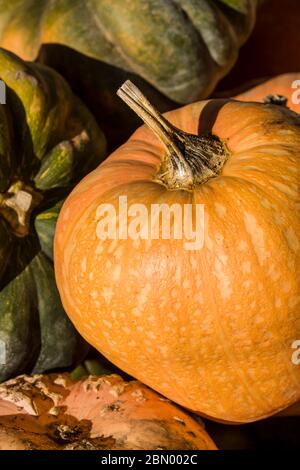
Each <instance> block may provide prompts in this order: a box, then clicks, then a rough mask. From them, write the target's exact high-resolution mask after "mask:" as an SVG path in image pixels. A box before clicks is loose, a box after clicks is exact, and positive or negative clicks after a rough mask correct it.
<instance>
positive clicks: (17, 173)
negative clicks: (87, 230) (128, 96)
mask: <svg viewBox="0 0 300 470" xmlns="http://www.w3.org/2000/svg"><path fill="white" fill-rule="evenodd" d="M0 78H1V80H2V81H3V82H4V84H5V88H6V102H5V103H3V104H1V105H0V353H1V354H0V355H1V360H0V381H3V380H6V379H8V378H10V377H13V376H15V375H17V374H20V373H24V372H31V371H35V372H42V371H45V370H49V369H54V368H61V367H67V366H71V364H72V363H73V362H74V360H75V358H76V356H78V359H79V357H80V354H81V353H83V350H82V347H83V343H82V340H81V339H80V337H79V335H78V333H77V332H76V331H75V329H74V328H73V326H72V324H71V322H70V321H69V319H68V317H67V316H66V315H65V312H64V310H63V307H62V305H61V302H60V299H59V295H58V292H57V288H56V284H55V279H54V271H53V238H54V231H55V226H56V221H57V217H58V213H59V210H60V208H61V205H62V202H63V200H64V198H65V197H66V195H67V194H68V193H69V191H70V189H71V188H72V187H73V186H74V184H75V183H76V182H77V181H78V180H80V178H82V176H84V175H85V174H86V173H87V172H89V171H91V170H92V169H93V168H95V166H97V165H98V164H99V163H100V162H101V160H102V159H103V157H104V153H105V139H104V136H103V134H102V132H101V131H100V129H99V128H98V126H97V124H96V122H95V121H94V118H93V117H92V115H91V114H90V113H89V112H88V110H87V109H86V108H85V106H84V105H83V104H82V103H81V102H80V101H79V99H77V98H76V97H75V96H74V95H73V93H72V92H71V89H70V88H69V86H68V85H67V84H66V82H65V81H64V80H63V78H62V77H61V76H60V75H58V74H57V73H56V72H55V71H53V70H51V69H49V68H47V67H45V66H42V65H39V64H35V63H27V62H24V61H23V60H21V59H19V58H18V57H17V56H15V55H14V54H12V53H10V52H8V51H6V50H4V49H0Z"/></svg>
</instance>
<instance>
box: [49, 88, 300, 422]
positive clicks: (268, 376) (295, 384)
mask: <svg viewBox="0 0 300 470" xmlns="http://www.w3.org/2000/svg"><path fill="white" fill-rule="evenodd" d="M119 94H120V96H121V97H122V98H123V99H124V100H125V101H126V102H127V103H128V104H129V105H130V106H131V107H132V108H133V109H134V110H135V111H136V112H137V113H138V114H139V115H140V116H141V117H142V119H144V121H145V122H146V123H147V124H148V126H149V127H150V128H151V129H152V131H154V132H152V131H151V130H150V129H148V128H147V127H145V126H143V127H141V128H139V129H138V130H137V131H136V132H135V133H134V134H133V136H132V137H131V138H130V139H129V141H128V142H127V143H126V144H124V145H123V146H122V147H120V148H119V149H118V150H117V151H116V152H114V153H113V154H112V155H111V156H110V157H109V158H108V159H106V161H105V162H104V163H103V164H102V165H100V166H99V167H98V168H97V169H96V170H95V171H94V172H92V173H91V174H90V175H88V176H87V177H85V178H84V180H83V181H82V182H81V183H80V184H79V185H78V186H77V187H76V188H75V189H74V190H73V192H72V193H71V195H70V196H69V197H68V198H67V200H66V202H65V203H64V206H63V208H62V211H61V213H60V216H59V220H58V225H57V231H56V235H55V244H54V246H55V270H56V279H57V284H58V288H59V291H60V294H61V298H62V301H63V305H64V307H65V310H66V311H67V313H68V315H69V316H70V318H71V320H72V321H73V322H74V324H75V326H76V328H77V329H78V330H79V332H80V333H81V334H82V335H83V336H84V337H85V339H86V340H87V341H88V342H89V343H91V344H92V345H93V346H94V347H95V348H97V349H98V350H99V351H101V353H103V354H104V355H105V356H106V357H107V358H108V359H109V360H110V361H111V362H113V363H115V364H116V365H117V366H118V367H120V368H121V369H123V370H124V371H126V372H127V373H129V374H130V375H132V376H134V377H136V378H138V379H139V380H141V381H142V382H144V383H145V384H147V385H149V386H151V387H152V388H153V389H154V390H157V391H158V392H160V393H161V394H162V395H164V396H166V397H168V398H170V399H172V400H173V401H175V402H177V403H179V404H181V405H182V406H184V407H186V408H189V409H191V410H193V411H194V412H197V413H200V414H202V415H206V416H209V417H211V418H214V419H217V420H222V421H230V422H247V421H254V420H258V419H261V418H263V417H266V416H269V415H272V414H274V413H276V412H279V411H280V410H281V409H283V408H285V407H287V406H289V405H291V404H292V403H294V402H296V401H297V400H299V399H300V371H299V368H298V367H297V366H295V365H294V364H293V363H292V361H291V357H292V353H293V349H292V343H293V342H294V341H295V339H297V338H300V314H299V312H300V309H299V303H300V271H299V254H300V235H299V234H300V231H299V228H300V227H299V224H300V219H299V208H300V192H299V173H300V158H299V153H298V147H299V144H300V117H299V116H298V115H297V114H296V113H293V112H292V111H290V110H288V109H287V108H286V107H284V106H278V105H274V104H261V103H247V102H238V101H233V100H210V101H202V102H197V103H194V104H191V105H187V106H185V107H183V108H180V109H178V110H175V111H173V112H170V113H167V114H166V115H165V118H164V117H162V116H161V115H160V114H159V113H158V112H157V111H156V110H155V109H153V107H152V106H151V105H150V103H149V102H148V101H147V100H146V99H145V97H143V95H142V94H141V93H140V92H139V90H137V89H136V87H135V86H134V85H132V84H131V83H126V84H125V85H124V86H123V87H122V88H121V90H120V91H119ZM155 134H156V135H155ZM157 136H158V138H157ZM121 198H122V199H121ZM124 198H125V199H124ZM121 203H122V204H123V206H122V205H121ZM125 203H126V206H127V208H126V207H125ZM137 204H139V206H137ZM155 204H156V209H157V204H160V205H159V206H158V208H159V209H160V210H161V211H162V210H163V209H165V208H166V207H167V209H170V208H172V209H173V213H172V214H171V215H169V219H168V218H167V217H166V218H165V219H164V220H165V223H166V224H167V222H168V223H169V232H167V229H166V226H165V227H164V226H163V223H161V218H162V217H161V218H158V217H156V218H154V222H153V219H152V209H153V206H154V205H155ZM173 204H176V206H175V207H176V210H178V207H179V215H181V218H180V217H179V216H177V215H176V213H175V208H174V206H173ZM188 204H190V205H191V206H189V207H191V208H192V211H193V212H192V215H193V218H191V216H190V221H192V222H193V227H192V228H191V226H190V231H189V230H187V231H183V230H181V232H180V231H178V229H182V226H183V223H182V221H183V219H184V217H185V214H187V216H186V217H187V220H188V214H189V213H188V212H186V213H185V212H184V210H185V206H184V205H188ZM163 205H164V206H163ZM201 205H202V206H201ZM203 205H204V211H203V212H204V215H203V216H202V218H201V217H200V216H199V220H198V218H197V217H198V216H197V214H198V208H200V209H201V208H203ZM141 206H142V208H141ZM124 208H125V209H124ZM145 208H146V211H145ZM111 209H112V210H111ZM200 209H199V213H200V215H201V212H200ZM203 212H202V214H203ZM124 214H125V215H124ZM156 214H157V212H156ZM158 214H161V212H160V213H159V212H158ZM190 214H191V212H190ZM126 217H127V224H126ZM177 217H178V218H177ZM197 220H198V221H197ZM166 221H167V222H166ZM105 226H106V228H105ZM149 227H150V228H149ZM152 228H153V231H152ZM102 229H103V230H102ZM104 229H105V230H104ZM114 229H115V231H114ZM134 229H135V230H134ZM126 230H127V232H126ZM150 230H151V231H150ZM153 234H154V235H153ZM166 234H167V235H168V236H166ZM156 235H157V236H156ZM178 235H179V236H178ZM189 242H193V243H194V244H192V245H189ZM196 242H197V244H196ZM198 242H199V243H198Z"/></svg>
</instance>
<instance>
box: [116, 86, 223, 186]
mask: <svg viewBox="0 0 300 470" xmlns="http://www.w3.org/2000/svg"><path fill="white" fill-rule="evenodd" d="M117 94H118V96H120V98H121V99H122V100H123V101H125V103H127V104H128V106H129V107H130V108H132V109H133V111H135V112H136V114H137V115H138V116H139V117H140V118H141V119H142V120H143V121H144V122H145V124H147V125H148V127H149V128H150V129H151V130H152V131H153V132H154V133H155V135H156V136H157V137H158V138H159V139H160V140H161V142H162V143H163V144H164V146H165V149H166V153H165V155H164V158H163V159H162V162H161V165H160V167H159V169H158V172H157V174H156V177H155V181H157V182H159V183H161V184H163V185H164V186H166V187H167V188H168V189H185V190H191V189H193V188H195V187H196V186H198V185H199V184H202V183H204V182H205V181H207V180H208V179H209V178H212V177H215V176H218V175H219V174H220V172H221V170H222V168H223V165H224V163H225V161H226V160H227V158H228V151H227V149H226V146H225V144H224V143H223V142H222V141H221V140H220V139H219V138H218V137H217V136H215V135H213V134H210V133H208V134H204V135H200V136H198V135H193V134H188V133H186V132H183V131H181V130H180V129H177V128H176V127H174V126H173V125H172V124H171V123H170V122H169V121H167V120H166V119H165V117H164V116H162V115H161V114H160V113H159V111H157V110H156V109H155V108H154V106H152V104H151V103H149V101H148V100H147V98H146V97H145V96H144V95H143V94H142V93H141V91H140V90H139V89H138V88H137V87H136V86H135V85H134V84H133V83H132V82H130V81H129V80H127V81H126V82H125V83H124V84H123V85H122V86H121V88H119V90H118V91H117Z"/></svg>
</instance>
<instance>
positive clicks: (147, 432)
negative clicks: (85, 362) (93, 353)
mask: <svg viewBox="0 0 300 470" xmlns="http://www.w3.org/2000/svg"><path fill="white" fill-rule="evenodd" d="M33 449H37V450H97V449H98V450H100V449H109V450H129V449H135V450H141V449H146V450H148V449H149V450H151V449H152V450H156V449H178V450H196V449H198V450H202V449H203V450H207V449H209V450H215V449H216V446H215V444H214V443H213V441H212V440H211V438H210V437H209V436H208V434H207V433H206V432H205V429H204V425H203V423H201V422H199V421H196V420H195V419H193V418H191V417H190V416H189V415H188V414H187V413H185V412H184V411H182V410H181V409H180V408H178V407H177V406H175V405H174V404H172V403H170V402H169V401H168V400H166V399H164V398H163V397H161V396H159V395H158V394H156V393H155V392H153V391H152V390H150V389H148V388H147V387H145V386H144V385H142V384H141V383H139V382H136V381H131V382H124V381H123V380H122V379H121V377H119V376H117V375H108V376H102V377H97V376H88V377H85V378H82V379H80V380H77V381H72V380H71V379H70V377H69V376H68V374H60V375H59V374H50V375H33V376H26V375H23V376H19V377H17V378H16V379H12V380H9V381H8V382H5V383H3V384H1V385H0V450H33Z"/></svg>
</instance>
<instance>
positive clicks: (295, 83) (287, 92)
mask: <svg viewBox="0 0 300 470" xmlns="http://www.w3.org/2000/svg"><path fill="white" fill-rule="evenodd" d="M299 90H300V73H285V74H282V75H278V76H277V77H274V78H271V79H270V80H266V81H264V82H263V83H261V84H259V85H257V86H255V87H252V88H250V89H249V90H247V91H244V92H243V93H240V94H238V95H236V96H235V99H237V100H240V101H261V102H262V101H264V100H265V99H266V98H267V97H268V96H270V95H278V96H284V97H285V98H286V99H287V106H288V107H289V108H290V109H291V110H292V111H295V112H296V113H300V91H299Z"/></svg>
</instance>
